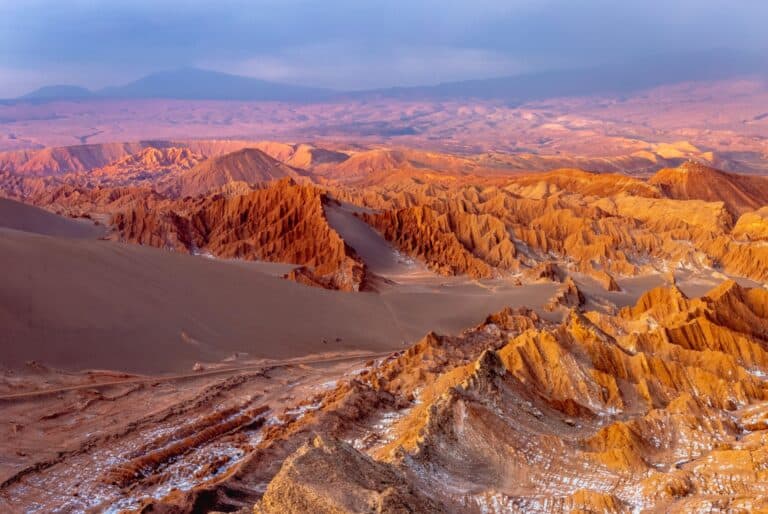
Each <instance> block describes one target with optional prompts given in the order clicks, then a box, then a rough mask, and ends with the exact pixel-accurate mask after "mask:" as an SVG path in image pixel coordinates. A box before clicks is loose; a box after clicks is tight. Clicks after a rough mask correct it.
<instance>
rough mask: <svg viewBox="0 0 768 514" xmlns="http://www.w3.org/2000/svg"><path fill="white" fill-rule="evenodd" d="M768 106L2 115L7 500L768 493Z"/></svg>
mask: <svg viewBox="0 0 768 514" xmlns="http://www.w3.org/2000/svg"><path fill="white" fill-rule="evenodd" d="M683 97H684V98H687V99H688V101H687V102H681V101H680V99H681V98H683ZM712 98H719V99H722V103H718V102H714V101H712ZM764 98H765V89H764V85H763V84H762V83H760V82H756V81H749V80H744V81H730V82H726V83H699V84H684V85H677V86H665V87H663V88H657V89H652V90H646V91H644V92H640V93H633V94H632V95H628V96H626V97H623V98H609V99H606V98H603V99H596V98H580V99H568V98H562V99H555V100H551V101H546V102H544V101H536V102H534V101H530V102H528V103H525V104H521V105H515V106H512V105H501V104H498V103H493V102H491V101H485V100H482V101H481V100H477V101H472V102H465V103H454V102H453V101H450V100H446V101H445V102H439V105H438V102H436V101H426V100H425V101H423V102H421V101H416V100H396V99H392V98H382V99H381V100H380V101H379V100H376V101H374V100H370V99H366V100H359V101H358V102H357V103H355V102H351V101H349V100H345V101H344V102H339V103H338V104H324V105H323V106H322V107H321V106H318V105H315V104H308V105H291V106H288V105H286V104H280V103H238V102H203V101H197V102H194V103H187V102H184V101H175V100H132V101H130V102H129V101H125V102H124V103H121V101H119V100H88V101H83V102H79V103H78V102H74V101H69V102H68V101H60V102H42V103H26V104H25V103H9V104H5V105H0V113H1V114H0V118H2V120H3V121H2V128H3V131H4V132H5V135H4V136H3V137H4V139H3V142H2V145H3V146H2V148H3V149H5V150H7V151H4V152H0V266H2V269H3V273H2V274H0V326H1V327H2V330H0V352H1V353H0V363H2V368H1V369H0V409H2V417H1V418H0V435H2V437H0V510H1V511H3V512H123V511H128V512H131V511H135V512H163V513H181V512H217V511H220V512H235V511H238V512H255V513H284V512H318V513H326V512H327V513H338V512H426V513H429V512H435V513H438V512H440V513H442V512H455V513H465V512H467V513H486V512H498V513H501V512H620V513H623V512H761V511H763V512H766V511H768V500H767V499H768V485H767V484H768V291H766V289H765V284H766V283H768V178H766V177H765V176H764V172H765V171H766V162H768V161H766V159H765V152H766V148H765V137H768V134H766V127H768V125H767V124H766V123H768V117H767V116H766V115H765V114H762V113H760V112H757V113H756V111H755V105H756V104H757V103H759V101H760V99H764ZM90 102H102V103H101V105H99V108H98V115H96V114H95V112H96V111H94V114H92V115H91V114H88V112H89V111H88V109H89V107H88V106H89V105H92V104H91V103H90ZM705 109H708V110H705ZM715 111H717V112H715ZM75 112H76V113H77V114H73V113H75ZM181 112H183V113H185V114H184V116H182V117H181V118H179V116H181V115H180V114H179V113H181ZM387 113H388V114H387ZM366 116H370V123H368V122H367V121H366V119H367V118H366ZM96 118H98V119H96ZM255 120H258V123H257V122H256V121H255ZM713 120H714V121H713ZM276 127H279V129H278V128H276ZM214 128H215V130H217V132H216V134H217V135H218V136H222V137H223V136H226V139H221V138H219V139H212V138H210V135H211V133H212V131H213V130H214ZM367 130H369V131H368V132H367ZM73 134H75V135H77V137H76V138H75V139H74V140H73V138H72V135H73ZM267 134H269V136H270V137H269V139H268V140H267V139H264V138H262V137H261V136H264V135H267ZM276 140H278V141H276ZM115 141H118V142H115ZM121 141H126V142H121ZM296 141H311V142H296Z"/></svg>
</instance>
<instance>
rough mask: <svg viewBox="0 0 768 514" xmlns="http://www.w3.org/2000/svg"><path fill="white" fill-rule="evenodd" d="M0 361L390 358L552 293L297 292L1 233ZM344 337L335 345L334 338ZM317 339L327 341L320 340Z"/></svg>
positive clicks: (460, 286)
mask: <svg viewBox="0 0 768 514" xmlns="http://www.w3.org/2000/svg"><path fill="white" fill-rule="evenodd" d="M0 267H1V268H2V269H3V273H2V274H0V326H2V327H3V330H2V331H0V362H2V363H3V364H4V365H6V366H11V367H17V366H19V365H22V364H23V363H24V362H25V361H28V360H32V359H34V360H37V361H39V362H42V363H44V364H47V365H51V366H56V367H62V368H67V369H87V368H109V369H119V370H125V371H133V372H144V373H156V372H171V371H183V370H189V369H190V367H191V366H192V365H193V364H194V362H196V361H216V360H220V359H223V358H226V357H227V356H229V355H231V354H232V353H233V352H236V351H238V352H248V353H249V355H250V356H252V357H267V358H287V357H293V356H300V355H308V354H313V353H328V352H338V351H347V350H371V351H389V350H391V349H397V348H402V347H403V346H404V341H409V342H410V341H413V340H415V339H418V338H420V337H421V336H423V335H424V334H425V333H426V332H428V331H429V330H437V331H444V332H456V331H459V330H461V329H463V328H465V327H468V326H471V325H473V324H475V323H477V322H479V321H481V320H482V319H483V318H484V317H485V316H486V315H487V314H488V313H490V312H493V311H495V310H499V309H500V308H502V307H503V306H505V305H513V306H514V305H523V304H531V305H535V303H536V302H540V303H543V302H544V301H545V300H546V298H547V297H548V296H549V295H551V293H552V291H553V290H554V285H551V284H542V285H535V286H529V287H527V288H521V287H512V286H508V285H506V283H502V284H500V285H499V287H498V289H497V291H495V292H491V291H490V290H489V289H487V288H485V287H481V286H479V285H476V284H472V283H456V282H454V283H453V285H452V286H450V287H443V286H441V285H440V284H439V283H435V285H434V287H431V288H428V287H424V286H423V285H422V286H420V287H419V288H418V290H417V291H409V290H408V288H406V287H403V288H402V289H392V290H390V291H388V292H387V293H386V294H376V293H344V292H338V291H327V290H322V289H316V288H309V287H305V286H302V285H299V284H296V283H293V282H289V281H286V280H282V279H279V278H276V277H273V276H268V275H266V274H264V273H260V272H258V271H256V270H255V269H252V268H251V267H248V266H243V265H241V264H239V263H236V262H227V261H220V260H212V259H206V258H202V257H192V256H189V255H181V254H175V253H172V252H167V251H163V250H157V249H153V248H146V247H141V246H132V245H122V244H116V243H112V242H107V241H88V240H74V239H65V238H57V237H48V236H41V235H37V234H30V233H25V232H20V231H16V230H7V229H0ZM337 338H340V341H337ZM323 340H325V342H323Z"/></svg>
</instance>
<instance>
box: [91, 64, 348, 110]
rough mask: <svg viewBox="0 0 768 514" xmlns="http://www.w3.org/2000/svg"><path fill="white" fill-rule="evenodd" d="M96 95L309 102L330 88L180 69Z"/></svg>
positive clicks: (103, 90) (329, 93) (327, 93)
mask: <svg viewBox="0 0 768 514" xmlns="http://www.w3.org/2000/svg"><path fill="white" fill-rule="evenodd" d="M98 94H99V95H100V96H103V97H110V98H173V99H179V100H261V101H286V102H312V101H319V100H323V99H325V98H328V97H330V96H331V95H332V94H333V91H331V90H329V89H321V88H313V87H303V86H294V85H288V84H280V83H277V82H268V81H265V80H260V79H255V78H251V77H242V76H239V75H230V74H228V73H220V72H217V71H208V70H200V69H196V68H182V69H178V70H171V71H161V72H158V73H153V74H151V75H147V76H146V77H143V78H141V79H139V80H136V81H135V82H131V83H129V84H126V85H124V86H117V87H108V88H104V89H102V90H100V91H98Z"/></svg>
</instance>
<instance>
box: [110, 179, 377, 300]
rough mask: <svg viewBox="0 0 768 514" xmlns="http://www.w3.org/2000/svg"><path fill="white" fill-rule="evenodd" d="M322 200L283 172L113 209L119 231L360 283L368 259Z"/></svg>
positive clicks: (312, 278) (339, 283)
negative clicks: (220, 190) (235, 187)
mask: <svg viewBox="0 0 768 514" xmlns="http://www.w3.org/2000/svg"><path fill="white" fill-rule="evenodd" d="M324 201H326V200H325V197H324V195H323V194H322V193H321V192H320V191H319V190H318V189H316V188H314V187H312V186H301V185H298V184H296V183H295V182H293V181H292V180H291V179H285V180H282V181H278V182H275V183H272V184H270V185H268V186H266V187H263V188H261V189H257V190H254V191H251V192H250V193H247V194H244V195H237V196H224V195H213V196H208V197H200V198H197V199H182V200H176V201H168V202H166V203H164V204H162V205H159V206H155V208H153V209H151V210H147V209H144V208H138V207H137V208H132V209H128V210H126V211H124V212H121V213H118V214H116V215H115V217H114V220H113V225H114V228H115V233H114V237H115V238H117V239H119V240H121V241H125V242H130V243H138V244H146V245H151V246H159V247H165V248H169V249H174V250H181V251H187V252H189V253H195V254H209V255H212V256H216V257H222V258H226V259H245V260H265V261H274V262H289V263H294V264H299V265H302V266H305V269H304V270H303V271H302V272H301V273H300V274H294V275H293V276H292V278H296V279H299V278H301V279H302V280H299V281H301V282H304V283H307V282H312V283H316V284H318V285H323V286H324V287H329V288H332V289H341V290H345V291H357V290H359V289H360V287H361V285H362V284H363V282H364V280H365V265H364V263H363V262H362V261H361V260H360V259H359V258H358V257H357V256H356V255H355V253H354V251H353V250H352V249H351V248H350V247H349V246H347V245H346V243H345V242H344V241H343V240H342V239H341V237H340V236H339V234H338V233H336V231H334V230H333V229H332V228H331V227H330V226H329V225H328V223H327V220H326V218H325V213H324V211H323V202H324ZM304 279H306V280H304Z"/></svg>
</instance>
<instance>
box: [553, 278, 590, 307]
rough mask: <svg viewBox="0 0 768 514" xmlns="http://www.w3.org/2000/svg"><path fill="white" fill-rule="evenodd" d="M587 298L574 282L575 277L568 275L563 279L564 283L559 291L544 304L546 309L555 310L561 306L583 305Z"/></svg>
mask: <svg viewBox="0 0 768 514" xmlns="http://www.w3.org/2000/svg"><path fill="white" fill-rule="evenodd" d="M585 301H586V299H585V298H584V295H583V294H582V292H581V291H580V290H579V287H578V286H577V285H576V282H574V280H573V278H571V277H568V278H566V279H565V280H564V281H563V284H562V285H561V286H560V287H559V288H558V289H557V292H556V293H555V294H554V296H552V298H550V299H549V301H547V303H546V304H544V309H546V310H548V311H554V310H556V309H558V308H559V307H569V308H570V307H576V308H578V307H581V306H582V305H584V302H585Z"/></svg>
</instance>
